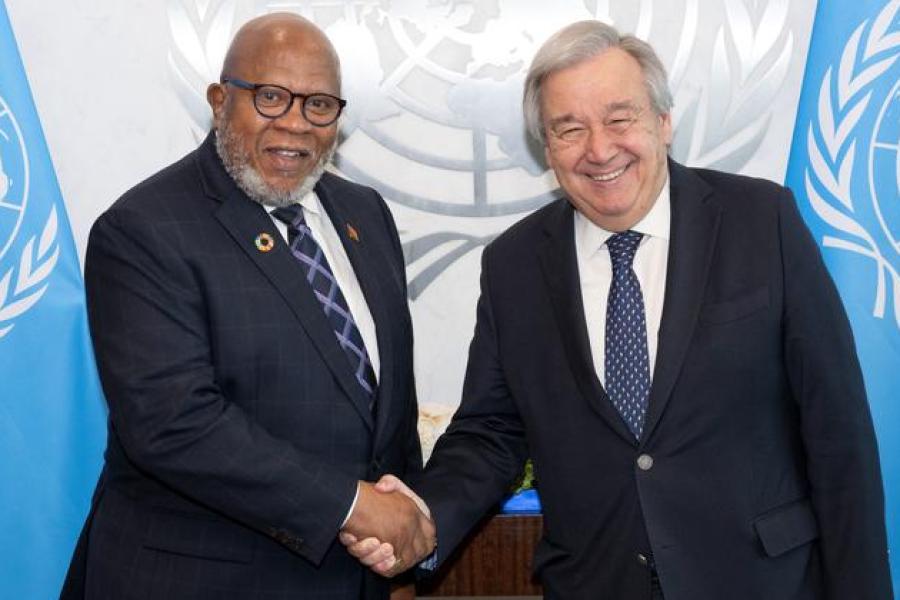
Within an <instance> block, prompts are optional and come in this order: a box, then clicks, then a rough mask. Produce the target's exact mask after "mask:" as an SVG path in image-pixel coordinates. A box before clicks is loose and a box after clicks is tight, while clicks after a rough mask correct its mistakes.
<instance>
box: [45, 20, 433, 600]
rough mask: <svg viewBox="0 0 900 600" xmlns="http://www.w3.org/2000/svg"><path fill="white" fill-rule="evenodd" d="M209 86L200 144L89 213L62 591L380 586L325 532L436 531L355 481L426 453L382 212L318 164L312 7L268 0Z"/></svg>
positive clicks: (418, 541) (327, 145)
mask: <svg viewBox="0 0 900 600" xmlns="http://www.w3.org/2000/svg"><path fill="white" fill-rule="evenodd" d="M207 98H208V100H209V103H210V106H211V107H212V112H213V131H212V132H211V133H210V135H209V136H208V137H207V138H206V140H205V141H204V142H203V144H202V145H201V146H200V147H199V148H198V149H197V150H196V151H194V152H192V153H191V154H189V155H188V156H186V157H185V158H183V159H182V160H180V161H178V162H177V163H175V164H173V165H171V166H170V167H168V168H166V169H164V170H163V171H161V172H160V173H158V174H156V175H154V176H153V177H151V178H150V179H148V180H147V181H145V182H143V183H141V184H139V185H138V186H137V187H135V188H134V189H132V190H131V191H129V192H127V193H126V194H125V195H124V196H123V197H122V198H121V199H119V200H118V201H117V202H116V203H115V204H114V205H113V206H112V207H111V208H110V209H109V210H108V211H107V212H106V213H105V214H103V215H102V216H101V217H100V218H99V219H98V220H97V223H96V224H95V226H94V228H93V230H92V232H91V237H90V241H89V245H88V251H87V260H86V266H85V277H86V282H87V283H86V284H87V295H88V308H89V314H90V324H91V333H92V336H93V340H94V347H95V351H96V356H97V362H98V366H99V368H100V373H101V378H102V382H103V388H104V391H105V393H106V397H107V400H108V403H109V412H110V419H109V435H108V447H107V451H106V464H105V468H104V470H103V474H102V475H101V478H100V482H99V483H98V486H97V491H96V493H95V497H94V502H93V506H92V510H91V514H90V516H89V517H88V520H87V523H86V525H85V528H84V530H83V533H82V536H81V539H80V540H79V545H78V548H77V550H76V554H75V557H74V558H73V562H72V565H71V566H70V571H69V575H68V577H67V582H66V585H65V588H64V590H63V593H62V597H63V598H79V597H84V598H90V599H106V598H108V599H111V600H113V599H114V600H124V599H128V598H165V599H166V600H178V599H185V600H187V599H199V598H216V599H217V600H221V599H228V598H234V599H238V598H273V599H274V598H346V599H357V598H366V599H369V598H386V597H387V596H388V594H389V588H388V585H387V582H386V580H385V579H383V578H381V577H379V576H376V575H374V574H372V573H371V572H369V571H368V570H366V569H364V568H362V567H361V566H360V565H359V564H358V562H357V561H356V560H355V559H354V558H353V557H352V556H350V555H349V554H348V553H347V551H346V549H345V548H344V547H343V546H342V545H340V544H339V543H336V538H337V535H338V531H339V530H340V529H341V528H343V529H345V530H346V531H348V532H353V533H355V534H358V535H374V536H377V537H379V538H382V539H386V540H390V541H392V542H393V544H394V545H395V547H396V548H398V549H401V548H408V549H409V550H408V551H409V552H411V553H412V552H426V551H430V549H431V547H432V546H433V544H434V529H433V526H432V525H431V523H430V521H429V519H428V518H427V517H426V516H425V515H424V514H422V513H421V512H420V511H419V509H418V508H417V507H416V506H415V505H414V504H413V503H412V501H410V500H409V498H407V497H406V496H404V495H402V494H399V493H398V494H381V493H376V492H374V491H373V490H372V486H371V484H370V483H367V482H368V481H374V480H376V479H377V478H378V477H380V476H381V475H382V474H384V473H387V472H397V473H405V474H409V473H410V472H412V471H415V470H418V469H420V468H421V454H420V449H419V443H418V437H417V434H416V420H417V409H416V402H415V395H414V388H413V375H412V331H411V323H410V317H409V312H408V308H407V298H406V283H405V272H404V262H403V256H402V253H401V248H400V243H399V239H398V236H397V231H396V228H395V226H394V222H393V220H392V218H391V215H390V213H389V212H388V209H387V207H386V205H385V203H384V201H383V200H382V199H381V197H380V196H379V195H378V194H377V193H376V192H375V191H373V190H371V189H368V188H364V187H361V186H358V185H355V184H352V183H350V182H347V181H345V180H342V179H340V178H338V177H337V176H335V175H333V174H331V173H327V172H326V171H325V168H326V165H327V164H328V162H329V160H330V158H331V156H332V153H333V152H334V148H335V145H336V140H337V131H338V118H339V117H340V114H341V111H342V109H343V108H344V106H345V105H346V102H345V100H343V99H342V98H340V71H339V63H338V58H337V56H336V54H335V51H334V49H333V48H332V46H331V44H330V43H329V42H328V40H327V39H326V38H325V36H324V35H323V34H322V32H321V31H319V30H318V29H317V28H316V27H315V26H314V25H312V24H311V23H310V22H308V21H307V20H305V19H303V18H301V17H298V16H296V15H290V14H271V15H267V16H264V17H261V18H258V19H255V20H253V21H251V22H249V23H247V24H246V25H245V26H244V27H242V28H241V29H240V31H238V33H237V34H236V36H235V38H234V41H233V42H232V44H231V47H230V48H229V50H228V53H227V56H226V58H225V63H224V66H223V70H222V77H221V79H220V81H219V83H214V84H212V85H210V87H209V89H208V92H207ZM376 514H377V515H380V516H379V517H378V518H377V519H376V518H374V517H373V515H376ZM400 558H401V559H402V558H403V555H402V554H401V555H400Z"/></svg>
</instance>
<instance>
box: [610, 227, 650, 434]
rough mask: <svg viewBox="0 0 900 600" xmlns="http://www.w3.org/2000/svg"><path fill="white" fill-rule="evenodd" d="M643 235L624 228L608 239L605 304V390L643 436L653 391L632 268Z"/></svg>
mask: <svg viewBox="0 0 900 600" xmlns="http://www.w3.org/2000/svg"><path fill="white" fill-rule="evenodd" d="M640 242H641V234H640V233H638V232H636V231H623V232H622V233H617V234H615V235H614V236H612V237H610V238H609V239H608V240H607V241H606V245H607V247H608V248H609V256H610V258H611V259H612V269H613V276H612V283H611V284H610V286H609V302H608V304H607V305H606V349H605V355H606V360H605V364H604V368H605V372H606V393H607V394H608V395H609V398H610V400H612V403H613V405H614V406H615V407H616V409H617V410H618V411H619V414H621V415H622V419H624V420H625V423H626V424H627V425H628V429H630V430H631V433H633V434H634V437H635V438H637V439H641V434H642V433H643V430H644V416H645V415H646V414H647V398H648V396H649V394H650V359H649V355H648V352H647V325H646V319H645V317H644V297H643V295H642V294H641V284H640V283H639V282H638V278H637V275H635V274H634V270H633V269H632V268H631V263H632V262H633V261H634V253H635V252H636V251H637V247H638V244H640Z"/></svg>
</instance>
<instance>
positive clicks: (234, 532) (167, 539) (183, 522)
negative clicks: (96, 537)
mask: <svg viewBox="0 0 900 600" xmlns="http://www.w3.org/2000/svg"><path fill="white" fill-rule="evenodd" d="M256 536H257V534H256V533H254V532H252V531H251V530H249V529H246V528H244V527H243V526H241V525H238V524H236V523H230V522H228V521H221V520H212V519H205V518H203V517H202V516H199V515H198V516H196V517H195V516H192V515H186V514H185V515H183V514H179V513H174V512H168V511H165V512H163V511H154V512H153V513H152V515H151V517H150V523H149V525H148V527H147V533H146V535H145V537H144V547H145V548H148V549H151V550H159V551H162V552H169V553H171V554H180V555H183V556H194V557H198V558H206V559H210V560H219V561H227V562H235V563H245V564H246V563H250V562H252V561H253V550H254V547H255V544H256V539H255V538H256Z"/></svg>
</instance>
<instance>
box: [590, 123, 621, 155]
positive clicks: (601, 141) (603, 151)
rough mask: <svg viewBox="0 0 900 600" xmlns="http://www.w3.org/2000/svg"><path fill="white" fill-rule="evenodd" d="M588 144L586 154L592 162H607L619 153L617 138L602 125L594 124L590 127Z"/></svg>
mask: <svg viewBox="0 0 900 600" xmlns="http://www.w3.org/2000/svg"><path fill="white" fill-rule="evenodd" d="M586 144H587V148H585V156H586V157H587V158H588V160H590V161H591V162H596V163H605V162H608V161H609V160H610V159H612V158H613V157H615V155H616V154H617V153H618V147H617V146H616V143H615V140H614V139H613V138H612V137H611V136H610V135H609V134H608V133H607V132H606V131H605V130H604V128H603V127H602V126H598V125H593V126H591V127H590V128H589V130H588V136H587V140H586Z"/></svg>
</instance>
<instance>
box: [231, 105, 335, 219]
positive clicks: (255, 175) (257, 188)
mask: <svg viewBox="0 0 900 600" xmlns="http://www.w3.org/2000/svg"><path fill="white" fill-rule="evenodd" d="M336 148H337V138H335V140H334V144H332V145H331V148H329V149H328V150H327V151H326V152H325V153H324V154H322V156H321V158H319V161H318V162H317V163H316V166H315V167H313V170H312V171H311V172H310V174H309V175H307V176H306V177H305V178H304V179H303V181H301V182H300V183H299V184H297V185H296V186H294V187H293V188H291V189H289V190H279V189H276V188H274V187H272V186H271V185H269V184H268V183H266V181H265V179H263V178H262V175H260V174H259V172H258V171H257V170H256V169H254V168H253V166H252V165H251V164H250V159H249V157H248V156H247V152H246V151H245V150H244V149H243V148H242V147H241V144H240V140H239V139H238V137H237V135H235V133H234V132H233V131H232V130H231V128H230V127H229V126H228V124H227V123H225V124H223V125H222V126H221V127H217V128H216V152H217V153H218V155H219V158H220V159H221V160H222V164H223V165H224V166H225V171H226V172H227V173H228V174H229V175H230V176H231V178H232V179H233V180H234V182H235V183H236V184H237V186H238V187H239V188H241V190H242V191H243V192H244V193H245V194H247V196H248V197H249V198H250V199H251V200H253V201H254V202H258V203H259V204H262V205H263V206H273V207H276V208H277V207H280V206H289V205H291V204H297V203H299V202H300V201H301V200H302V199H303V197H304V196H306V195H307V194H308V193H309V192H311V191H312V189H313V188H314V187H315V186H316V183H318V182H319V179H320V178H321V177H322V174H323V173H324V172H325V167H326V166H327V165H328V163H330V162H331V158H332V156H334V151H335V149H336Z"/></svg>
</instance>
